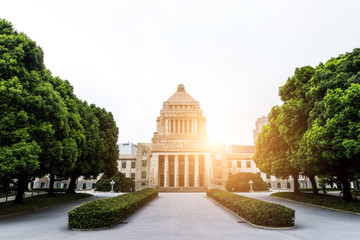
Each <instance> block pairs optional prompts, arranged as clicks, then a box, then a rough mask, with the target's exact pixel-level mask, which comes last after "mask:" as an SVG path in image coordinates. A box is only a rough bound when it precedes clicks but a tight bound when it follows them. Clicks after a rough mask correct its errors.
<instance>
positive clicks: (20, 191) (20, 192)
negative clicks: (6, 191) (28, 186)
mask: <svg viewBox="0 0 360 240" xmlns="http://www.w3.org/2000/svg"><path fill="white" fill-rule="evenodd" d="M24 189H25V178H23V177H20V178H19V179H18V181H17V191H16V197H15V201H14V203H23V197H24Z"/></svg>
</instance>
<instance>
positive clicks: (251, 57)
mask: <svg viewBox="0 0 360 240" xmlns="http://www.w3.org/2000/svg"><path fill="white" fill-rule="evenodd" d="M359 10H360V1H356V0H354V1H346V0H345V1H344V0H343V1H332V0H322V1H320V0H318V1H313V0H311V1H308V0H306V1H304V0H301V1H289V0H284V1H276V0H272V1H269V0H263V1H259V0H257V1H254V0H248V1H240V0H235V1H209V0H204V1H196V0H191V1H190V0H188V1H187V0H179V1H170V0H164V1H154V0H152V1H149V0H144V1H135V0H129V1H119V0H114V1H110V0H106V1H100V0H98V1H90V0H76V1H74V0H72V1H68V0H62V1H48V0H41V1H40V0H32V1H28V0H24V1H18V0H11V1H10V0H0V18H4V19H6V20H8V21H10V22H12V24H13V26H14V27H15V29H17V30H18V31H21V32H24V33H26V34H27V35H28V36H29V37H30V38H31V39H32V40H34V41H36V42H37V44H38V45H40V46H41V47H42V49H43V50H44V53H45V64H46V66H47V68H48V69H50V70H51V71H52V73H53V74H54V75H55V76H60V77H61V78H62V79H67V80H69V81H70V82H71V84H72V85H73V86H74V88H75V93H76V95H77V96H78V97H79V98H80V99H83V100H87V101H88V102H89V103H95V104H96V105H98V106H100V107H104V108H105V109H106V110H108V111H111V112H112V113H113V114H114V117H115V120H116V122H117V126H118V128H119V142H128V141H129V142H133V143H138V142H150V141H151V137H152V135H153V132H155V131H156V117H157V116H159V115H160V109H161V108H162V103H163V102H164V101H166V100H167V99H168V98H169V97H170V96H171V95H172V94H173V93H174V92H175V91H176V89H177V86H178V84H180V83H183V84H184V85H185V89H186V91H187V92H188V93H189V94H190V95H191V96H192V97H194V98H195V99H196V100H197V101H199V102H200V107H201V108H202V109H203V114H204V116H206V118H207V130H208V132H209V135H210V137H211V139H212V140H214V141H215V142H226V143H227V144H228V145H230V144H253V136H252V130H253V129H254V128H255V123H254V122H255V120H256V118H258V117H261V116H263V115H267V114H268V112H269V111H270V109H271V107H272V106H273V105H276V104H281V101H280V98H279V97H278V88H279V86H281V85H283V84H284V83H285V81H286V80H287V78H288V77H290V76H292V75H293V73H294V70H295V68H296V67H301V66H304V65H312V66H316V65H317V64H318V63H319V62H325V61H326V60H328V59H329V58H330V57H336V56H337V55H338V54H340V53H345V52H349V51H352V50H353V49H354V48H356V47H360V45H359V44H360V30H359V23H360V18H359Z"/></svg>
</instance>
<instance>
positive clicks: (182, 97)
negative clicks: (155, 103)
mask: <svg viewBox="0 0 360 240" xmlns="http://www.w3.org/2000/svg"><path fill="white" fill-rule="evenodd" d="M166 102H167V103H179V104H185V103H187V104H188V103H197V101H196V100H195V99H194V98H193V97H192V96H190V94H188V93H187V92H185V87H184V85H183V84H179V86H178V88H177V91H176V93H174V94H173V95H172V96H171V97H170V98H169V99H168V100H167V101H166Z"/></svg>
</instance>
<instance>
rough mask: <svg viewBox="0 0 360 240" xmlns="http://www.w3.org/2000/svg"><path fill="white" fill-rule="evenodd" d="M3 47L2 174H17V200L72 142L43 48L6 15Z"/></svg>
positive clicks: (0, 24)
mask: <svg viewBox="0 0 360 240" xmlns="http://www.w3.org/2000/svg"><path fill="white" fill-rule="evenodd" d="M0 53H1V54H0V101H1V102H0V115H1V116H0V119H1V120H0V121H1V122H0V159H1V161H0V168H1V175H3V176H10V177H11V178H15V179H17V185H18V191H17V196H16V202H22V195H23V193H24V188H25V186H26V184H27V180H28V177H29V176H32V175H34V174H36V172H37V171H39V170H40V169H41V166H43V165H44V162H43V161H44V160H45V161H46V159H49V158H51V157H54V158H57V157H59V155H58V153H62V150H63V149H62V145H63V144H68V142H64V140H65V139H66V132H67V117H66V108H65V105H64V103H63V101H62V99H61V97H60V95H59V94H58V93H57V92H56V91H54V89H53V87H52V85H51V84H50V83H49V82H48V81H47V77H48V74H49V72H48V71H47V70H46V69H45V66H44V64H43V52H42V50H41V48H40V47H38V46H37V45H36V43H35V42H34V41H32V40H31V39H29V38H28V37H27V36H26V35H25V34H23V33H18V32H17V31H15V30H14V29H13V27H12V25H11V24H10V23H9V22H7V21H5V20H0ZM52 137H55V139H56V141H54V139H53V138H52ZM48 140H49V141H48ZM47 141H48V142H47Z"/></svg>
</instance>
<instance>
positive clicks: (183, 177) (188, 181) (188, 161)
mask: <svg viewBox="0 0 360 240" xmlns="http://www.w3.org/2000/svg"><path fill="white" fill-rule="evenodd" d="M158 167H159V169H158V173H159V174H158V176H156V177H157V178H158V183H159V187H165V188H168V187H204V186H205V155H204V154H183V153H166V154H159V155H158Z"/></svg>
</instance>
